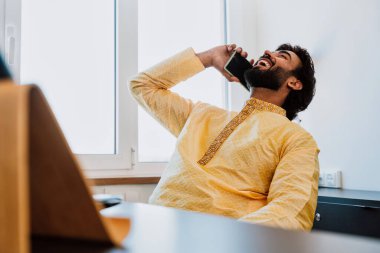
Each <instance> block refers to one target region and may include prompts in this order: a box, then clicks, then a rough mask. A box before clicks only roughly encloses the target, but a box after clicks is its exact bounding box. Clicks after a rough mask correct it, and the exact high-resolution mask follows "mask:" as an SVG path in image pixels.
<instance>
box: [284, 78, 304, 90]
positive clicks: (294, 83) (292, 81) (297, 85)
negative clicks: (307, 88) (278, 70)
mask: <svg viewBox="0 0 380 253" xmlns="http://www.w3.org/2000/svg"><path fill="white" fill-rule="evenodd" d="M286 84H287V86H288V87H289V89H292V90H302V88H303V84H302V83H301V81H300V80H298V79H297V78H295V77H294V76H292V77H289V78H288V80H286Z"/></svg>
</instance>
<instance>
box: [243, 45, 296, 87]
mask: <svg viewBox="0 0 380 253" xmlns="http://www.w3.org/2000/svg"><path fill="white" fill-rule="evenodd" d="M300 65H301V60H300V59H299V57H298V56H297V55H296V54H295V53H293V52H291V51H285V50H280V51H276V52H270V51H268V50H266V51H265V52H264V55H263V56H261V57H260V59H259V60H258V61H257V62H256V63H255V64H254V65H253V68H252V69H250V70H248V71H247V72H246V73H245V79H246V81H247V83H249V84H250V85H251V87H254V88H257V87H262V88H267V89H271V90H275V91H277V90H278V89H280V87H281V86H282V85H284V84H286V82H287V80H288V78H289V77H291V76H292V75H293V71H294V70H295V69H296V68H298V67H299V66H300Z"/></svg>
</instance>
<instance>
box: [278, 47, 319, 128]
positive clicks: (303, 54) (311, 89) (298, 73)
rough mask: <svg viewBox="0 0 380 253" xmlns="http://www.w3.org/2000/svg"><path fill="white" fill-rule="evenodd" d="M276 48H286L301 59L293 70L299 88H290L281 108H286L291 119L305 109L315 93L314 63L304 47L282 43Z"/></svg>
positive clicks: (287, 115)
mask: <svg viewBox="0 0 380 253" xmlns="http://www.w3.org/2000/svg"><path fill="white" fill-rule="evenodd" d="M278 50H287V51H292V52H293V53H295V54H296V55H297V56H298V57H299V58H300V60H301V66H299V67H298V68H296V69H295V70H293V73H292V74H293V75H294V76H295V77H296V78H297V79H298V80H300V81H301V83H302V85H303V86H302V89H301V90H291V91H290V92H289V94H288V96H287V97H286V99H285V102H284V104H283V105H282V108H284V109H285V110H286V117H287V118H288V119H289V120H293V119H294V118H295V117H297V115H298V113H299V112H301V111H303V110H305V109H306V108H307V107H308V106H309V104H310V102H311V100H312V99H313V97H314V94H315V83H316V79H315V77H314V73H315V71H314V63H313V60H312V59H311V56H310V54H309V53H308V52H307V50H306V49H304V48H302V47H300V46H292V45H290V44H282V45H280V46H279V47H278V48H277V51H278Z"/></svg>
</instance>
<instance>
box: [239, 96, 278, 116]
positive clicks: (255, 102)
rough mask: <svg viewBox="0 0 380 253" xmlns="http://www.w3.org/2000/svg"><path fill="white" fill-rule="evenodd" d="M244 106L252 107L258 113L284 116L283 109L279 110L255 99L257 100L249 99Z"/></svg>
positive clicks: (270, 104) (272, 105)
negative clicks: (266, 112)
mask: <svg viewBox="0 0 380 253" xmlns="http://www.w3.org/2000/svg"><path fill="white" fill-rule="evenodd" d="M245 105H246V106H253V107H254V108H255V109H256V110H259V111H268V112H274V113H277V114H280V115H282V116H286V111H285V110H284V109H283V108H281V107H279V106H277V105H275V104H272V103H269V102H265V101H263V100H260V99H257V98H250V99H249V100H247V102H246V103H245Z"/></svg>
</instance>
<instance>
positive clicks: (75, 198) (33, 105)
mask: <svg viewBox="0 0 380 253" xmlns="http://www.w3.org/2000/svg"><path fill="white" fill-rule="evenodd" d="M3 84H4V83H3ZM3 84H2V83H0V200H1V201H2V205H1V207H0V224H1V228H0V252H4V253H5V252H12V253H13V252H15V253H17V252H20V253H24V252H29V247H30V245H29V244H30V236H31V235H33V236H49V237H65V238H75V239H84V240H94V241H99V242H104V243H109V244H114V245H120V243H121V241H122V240H123V239H124V238H125V236H126V234H127V233H128V231H129V227H130V223H129V220H128V219H118V218H106V217H102V216H101V215H100V214H99V212H98V211H97V208H96V206H95V203H94V201H93V199H92V197H91V192H90V190H89V188H88V187H87V185H86V183H85V179H84V176H83V175H82V171H81V169H80V166H79V164H78V162H77V160H76V158H75V156H74V155H73V154H72V152H71V151H70V148H69V146H68V144H67V142H66V140H65V138H64V135H63V133H62V131H61V130H60V128H59V125H58V123H57V121H56V119H55V117H54V115H53V113H52V111H51V110H50V107H49V105H48V103H47V101H46V99H45V98H44V96H43V94H42V92H41V91H40V89H39V88H38V87H37V86H16V85H12V84H11V82H10V81H7V84H4V85H3Z"/></svg>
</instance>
